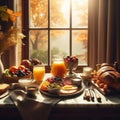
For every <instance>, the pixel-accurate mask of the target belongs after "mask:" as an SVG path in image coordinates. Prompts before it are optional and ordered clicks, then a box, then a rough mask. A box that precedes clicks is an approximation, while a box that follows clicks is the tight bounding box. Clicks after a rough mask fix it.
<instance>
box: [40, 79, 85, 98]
mask: <svg viewBox="0 0 120 120" xmlns="http://www.w3.org/2000/svg"><path fill="white" fill-rule="evenodd" d="M77 79H78V78H77ZM74 83H75V82H74ZM83 90H84V85H83V83H82V81H81V84H77V85H76V84H73V82H72V80H71V79H70V78H64V79H60V78H48V79H47V80H45V81H44V82H43V83H42V84H41V87H40V92H41V93H42V94H44V95H47V96H49V97H64V98H68V97H75V96H77V95H80V94H81V93H82V92H83Z"/></svg>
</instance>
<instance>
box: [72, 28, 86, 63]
mask: <svg viewBox="0 0 120 120" xmlns="http://www.w3.org/2000/svg"><path fill="white" fill-rule="evenodd" d="M72 39H73V40H72V47H73V50H72V53H73V55H76V56H77V57H78V58H79V65H87V52H88V51H87V49H88V31H87V30H74V31H72Z"/></svg>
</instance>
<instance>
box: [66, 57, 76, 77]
mask: <svg viewBox="0 0 120 120" xmlns="http://www.w3.org/2000/svg"><path fill="white" fill-rule="evenodd" d="M64 63H65V66H66V68H67V70H68V76H74V75H75V74H74V72H73V70H75V69H76V68H77V66H78V58H77V57H76V56H67V57H64Z"/></svg>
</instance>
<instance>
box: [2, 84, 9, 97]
mask: <svg viewBox="0 0 120 120" xmlns="http://www.w3.org/2000/svg"><path fill="white" fill-rule="evenodd" d="M9 87H10V86H9V84H6V83H1V84H0V95H2V94H3V93H5V92H6V91H7V90H8V89H9Z"/></svg>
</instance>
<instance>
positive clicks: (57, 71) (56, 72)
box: [51, 59, 67, 78]
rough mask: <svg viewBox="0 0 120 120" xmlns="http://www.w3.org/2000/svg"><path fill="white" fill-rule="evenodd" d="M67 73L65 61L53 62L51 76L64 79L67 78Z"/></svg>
mask: <svg viewBox="0 0 120 120" xmlns="http://www.w3.org/2000/svg"><path fill="white" fill-rule="evenodd" d="M66 73H67V69H66V66H65V64H64V61H63V59H55V60H54V61H53V64H52V66H51V74H52V75H53V76H54V77H60V78H63V77H65V76H66Z"/></svg>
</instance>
